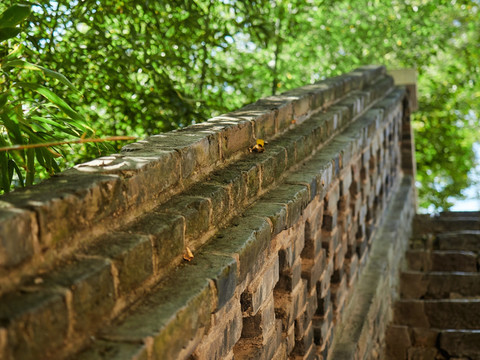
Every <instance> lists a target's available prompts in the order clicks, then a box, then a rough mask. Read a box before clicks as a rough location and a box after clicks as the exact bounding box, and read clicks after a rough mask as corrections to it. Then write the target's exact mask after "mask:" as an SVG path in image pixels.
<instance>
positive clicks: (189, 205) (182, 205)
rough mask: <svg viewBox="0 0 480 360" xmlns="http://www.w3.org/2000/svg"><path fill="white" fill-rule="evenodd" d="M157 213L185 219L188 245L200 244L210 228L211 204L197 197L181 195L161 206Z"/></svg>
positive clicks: (156, 210)
mask: <svg viewBox="0 0 480 360" xmlns="http://www.w3.org/2000/svg"><path fill="white" fill-rule="evenodd" d="M155 212H159V213H163V214H175V215H179V216H182V217H183V218H184V219H185V240H186V242H187V244H195V245H198V244H199V238H200V237H201V236H202V235H203V233H205V232H206V231H207V230H208V229H209V227H210V212H211V203H210V201H209V200H208V199H205V198H201V197H197V196H185V195H180V196H176V197H174V198H172V199H171V200H170V201H168V202H166V203H165V204H163V205H161V206H159V207H158V208H156V209H155Z"/></svg>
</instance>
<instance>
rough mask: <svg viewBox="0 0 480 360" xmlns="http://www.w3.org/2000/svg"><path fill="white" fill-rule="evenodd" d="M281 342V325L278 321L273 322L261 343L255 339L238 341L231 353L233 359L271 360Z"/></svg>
mask: <svg viewBox="0 0 480 360" xmlns="http://www.w3.org/2000/svg"><path fill="white" fill-rule="evenodd" d="M281 342H282V324H281V322H280V320H277V321H276V322H275V327H273V328H272V329H271V330H270V333H269V334H268V336H267V337H266V339H265V340H264V341H263V342H259V341H258V340H257V339H240V341H238V342H237V344H236V345H235V347H234V349H233V351H234V355H235V359H259V360H269V359H273V357H274V354H275V353H276V351H277V349H278V347H279V346H280V344H281Z"/></svg>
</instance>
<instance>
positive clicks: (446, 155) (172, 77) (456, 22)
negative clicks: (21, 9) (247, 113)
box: [0, 0, 480, 209]
mask: <svg viewBox="0 0 480 360" xmlns="http://www.w3.org/2000/svg"><path fill="white" fill-rule="evenodd" d="M16 3H17V2H16V1H11V0H4V1H2V3H1V4H0V13H1V12H3V11H4V10H6V9H7V8H9V7H10V6H12V5H14V4H16ZM479 7H480V4H479V0H475V1H474V0H450V1H443V0H402V1H400V0H382V1H380V0H355V1H353V0H351V1H342V0H323V1H322V0H292V1H283V0H254V1H237V0H221V1H220V0H195V1H193V0H185V1H161V0H159V1H158V0H157V1H148V0H142V1H138V0H129V1H119V0H102V1H97V0H84V1H80V0H74V1H63V0H60V1H50V0H39V1H37V2H35V3H33V2H32V3H31V4H29V6H28V7H27V8H31V10H32V11H31V13H29V14H27V15H28V16H25V20H24V21H19V22H18V24H19V25H14V27H15V26H16V28H17V29H18V30H13V31H14V32H19V34H18V35H16V36H15V37H10V38H9V39H8V40H7V39H2V21H1V20H0V41H1V40H3V41H1V42H0V59H1V70H0V129H1V130H2V134H0V141H1V146H11V145H12V144H34V143H41V142H47V141H54V140H62V139H65V140H69V139H78V138H82V137H83V138H88V137H105V136H122V135H135V136H138V137H144V136H146V135H148V134H152V133H158V132H161V131H168V130H171V129H174V128H178V127H182V126H186V125H188V124H191V123H193V122H200V121H203V120H206V119H208V118H210V117H212V116H215V115H217V114H219V113H223V112H226V111H228V110H232V109H235V108H238V107H240V106H242V105H243V104H245V103H249V102H253V101H255V100H257V99H258V98H260V97H263V96H266V95H270V94H272V93H278V92H283V91H286V90H288V89H291V88H294V87H298V86H301V85H304V84H307V83H312V82H315V81H318V80H321V79H323V78H325V77H329V76H333V75H338V74H341V73H343V72H347V71H350V70H352V69H353V68H355V67H358V66H360V65H363V64H385V65H386V66H387V67H389V68H400V67H416V68H417V69H418V72H419V80H418V82H419V83H418V85H419V96H420V98H419V106H420V111H419V112H417V113H416V114H415V115H414V127H415V131H416V134H415V138H416V146H417V163H418V179H417V180H418V181H417V183H418V188H419V195H420V199H421V205H422V206H424V207H426V206H428V205H431V204H433V207H435V208H437V209H442V208H443V209H447V208H448V207H449V202H448V197H451V196H457V197H461V196H462V195H461V194H460V191H461V189H463V188H465V187H467V186H468V185H469V181H470V180H469V178H468V176H467V173H468V170H469V169H470V168H471V167H472V166H473V162H474V156H473V155H474V154H473V151H472V143H473V142H474V141H476V140H478V138H479V134H480V130H479V129H480V124H479V120H478V119H479V106H478V103H479V97H480V89H479V74H480V65H479V64H480V47H479V43H480V41H479V40H480V39H479V37H480V31H479V29H480V26H479V25H480V16H479ZM3 28H7V26H5V21H4V26H3ZM10 29H12V27H11V26H10ZM10 31H12V30H10ZM3 34H5V31H3ZM10 35H12V34H10ZM18 44H23V46H22V47H21V48H18ZM19 49H20V50H19ZM15 50H16V51H17V52H16V53H15ZM12 51H14V55H10V56H8V55H7V54H9V53H10V54H11V53H12ZM8 59H10V60H8ZM12 60H15V61H19V60H21V61H28V63H29V64H35V65H40V66H42V68H40V69H39V68H38V67H37V68H35V67H34V66H32V65H28V66H26V64H25V63H16V64H15V63H14V66H12V65H11V64H10V65H8V64H6V63H7V62H8V61H12ZM47 69H49V70H50V72H48V71H49V70H47ZM53 71H54V72H53ZM60 74H63V75H64V76H65V77H66V78H68V79H69V81H67V80H66V78H65V79H64V78H63V77H61V76H60ZM70 82H71V83H70ZM40 87H41V88H40ZM47 90H48V91H49V92H46V91H47ZM42 92H43V93H42ZM52 94H53V95H52ZM47 95H48V96H47ZM54 95H55V96H54ZM2 96H3V98H4V99H6V100H5V101H2ZM67 104H68V105H67ZM15 124H17V125H15ZM112 144H113V145H112V146H110V148H108V146H95V145H92V144H90V143H83V144H81V145H76V146H74V145H66V146H56V147H53V148H49V149H46V148H38V149H35V150H32V149H29V150H16V151H9V152H0V154H2V155H0V169H2V172H3V175H2V179H3V180H2V189H3V191H8V190H9V189H10V186H11V185H10V183H11V182H12V184H13V185H21V184H22V183H23V182H27V183H32V182H34V181H37V180H38V179H39V178H40V177H41V176H44V175H45V173H52V172H54V171H56V170H58V168H59V166H60V167H62V166H69V165H71V164H72V163H73V162H78V161H85V160H86V159H89V158H92V157H97V156H99V155H100V154H101V152H102V151H113V150H116V148H117V149H118V148H119V147H120V146H121V145H122V144H121V143H119V142H117V143H112ZM42 162H43V163H42ZM2 164H6V165H2ZM57 164H58V165H59V166H58V165H57ZM45 169H46V170H45ZM35 171H36V172H35ZM34 174H36V175H35V176H34ZM24 178H25V179H27V180H28V181H24V180H23V179H24Z"/></svg>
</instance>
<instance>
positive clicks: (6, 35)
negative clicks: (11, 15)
mask: <svg viewBox="0 0 480 360" xmlns="http://www.w3.org/2000/svg"><path fill="white" fill-rule="evenodd" d="M21 31H22V30H21V29H19V28H13V27H7V28H0V41H4V40H8V39H11V38H13V37H15V36H17V35H18V34H20V32H21Z"/></svg>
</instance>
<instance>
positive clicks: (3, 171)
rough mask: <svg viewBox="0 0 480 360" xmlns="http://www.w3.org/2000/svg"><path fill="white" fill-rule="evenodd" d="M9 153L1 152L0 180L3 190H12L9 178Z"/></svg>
mask: <svg viewBox="0 0 480 360" xmlns="http://www.w3.org/2000/svg"><path fill="white" fill-rule="evenodd" d="M7 157H8V154H7V153H0V178H1V179H0V180H1V187H2V190H3V191H5V192H9V191H10V181H9V180H8V160H7Z"/></svg>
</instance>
